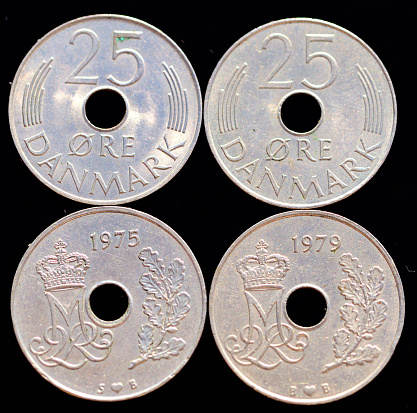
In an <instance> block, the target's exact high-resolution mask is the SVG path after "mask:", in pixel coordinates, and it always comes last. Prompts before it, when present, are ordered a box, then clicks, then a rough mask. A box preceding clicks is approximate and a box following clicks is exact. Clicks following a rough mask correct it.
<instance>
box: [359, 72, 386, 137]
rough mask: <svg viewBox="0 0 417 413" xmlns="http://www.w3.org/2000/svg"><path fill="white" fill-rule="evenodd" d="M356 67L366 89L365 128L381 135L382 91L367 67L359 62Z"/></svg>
mask: <svg viewBox="0 0 417 413" xmlns="http://www.w3.org/2000/svg"><path fill="white" fill-rule="evenodd" d="M356 68H357V69H358V72H357V75H358V77H359V80H360V81H361V83H362V86H363V88H364V90H365V94H364V95H363V101H364V105H365V121H364V125H363V130H364V131H366V132H371V133H375V134H377V135H381V134H382V126H383V123H384V116H383V111H382V99H381V94H382V91H381V90H377V88H376V86H375V82H374V79H373V78H372V76H371V74H370V73H369V70H368V69H367V68H366V67H365V68H362V67H361V66H359V64H356Z"/></svg>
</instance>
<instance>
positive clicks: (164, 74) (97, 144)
mask: <svg viewBox="0 0 417 413" xmlns="http://www.w3.org/2000/svg"><path fill="white" fill-rule="evenodd" d="M201 106H202V105H201V94H200V89H199V85H198V81H197V78H196V76H195V74H194V71H193V69H192V67H191V65H190V63H189V62H188V60H187V58H186V57H185V55H184V54H183V53H182V51H181V50H180V49H179V47H178V46H177V45H176V44H175V43H174V42H173V41H172V40H171V39H169V38H168V37H167V36H166V35H165V34H163V33H162V32H161V31H159V30H158V29H156V28H154V27H152V26H151V25H149V24H147V23H145V22H142V21H139V20H137V19H133V18H130V17H125V16H118V15H95V16H88V17H84V18H79V19H76V20H73V21H70V22H68V23H66V24H63V25H61V26H59V27H58V28H56V29H54V30H52V31H51V32H50V33H48V34H47V35H45V36H44V37H43V38H42V39H41V40H39V41H38V42H37V43H36V45H35V46H34V47H33V48H32V49H31V50H30V51H29V53H28V54H27V56H26V57H25V58H24V60H23V62H22V63H21V65H20V67H19V69H18V71H17V73H16V76H15V79H14V81H13V85H12V89H11V94H10V102H9V120H10V127H11V132H12V135H13V139H14V142H15V145H16V147H17V150H18V151H19V154H20V156H21V157H22V159H23V160H24V161H25V163H26V165H27V166H28V167H29V169H30V170H31V171H32V172H33V173H34V174H35V176H36V177H37V178H39V179H40V180H41V181H42V182H43V183H44V184H46V185H47V186H48V187H50V188H51V189H53V190H54V191H56V192H58V193H59V194H61V195H64V196H66V197H68V198H71V199H73V200H76V201H79V202H85V203H90V204H95V205H103V204H106V205H109V204H110V205H112V204H120V203H125V202H130V201H133V200H136V199H139V198H142V197H144V196H146V195H149V194H150V193H152V192H154V191H156V190H157V189H158V188H160V187H161V186H163V185H165V184H166V183H167V182H168V181H169V180H170V179H171V178H172V177H173V176H174V175H175V174H176V173H177V172H178V171H179V170H180V169H181V167H182V166H183V165H184V163H185V162H186V160H187V159H188V157H189V156H190V153H191V151H192V150H193V148H194V145H195V142H196V139H197V136H198V133H199V129H200V124H201Z"/></svg>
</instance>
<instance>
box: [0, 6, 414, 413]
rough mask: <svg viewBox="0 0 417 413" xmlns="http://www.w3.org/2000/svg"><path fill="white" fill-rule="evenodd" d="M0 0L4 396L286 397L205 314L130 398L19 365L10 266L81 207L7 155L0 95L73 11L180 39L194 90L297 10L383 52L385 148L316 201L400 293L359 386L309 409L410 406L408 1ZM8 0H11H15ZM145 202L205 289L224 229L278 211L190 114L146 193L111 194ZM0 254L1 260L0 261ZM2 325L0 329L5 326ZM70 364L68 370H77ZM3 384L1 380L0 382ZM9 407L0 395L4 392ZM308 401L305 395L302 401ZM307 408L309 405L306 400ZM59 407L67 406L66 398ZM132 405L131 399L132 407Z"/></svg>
mask: <svg viewBox="0 0 417 413" xmlns="http://www.w3.org/2000/svg"><path fill="white" fill-rule="evenodd" d="M12 3H13V2H8V5H7V6H6V5H3V6H1V8H2V9H3V10H2V19H3V20H2V22H1V26H2V30H3V35H2V47H1V50H2V67H3V75H2V77H1V79H2V86H3V91H2V102H3V104H4V106H3V107H4V109H3V112H2V121H3V123H2V130H1V139H0V141H1V148H2V153H1V155H2V162H1V164H2V170H3V174H2V179H1V186H2V194H3V195H2V204H3V212H2V218H3V220H4V221H3V227H2V239H3V243H4V245H5V246H4V247H3V248H2V253H3V259H2V267H3V269H4V266H6V269H5V270H3V286H2V288H1V293H2V304H3V306H2V309H1V311H2V319H3V320H4V324H6V327H5V328H4V329H3V331H2V333H3V334H2V340H1V342H2V350H1V360H2V364H3V362H5V364H4V365H5V368H4V369H3V372H2V377H3V383H4V384H6V387H3V403H4V404H5V403H6V401H8V400H9V399H10V400H11V401H13V407H14V408H16V407H19V406H20V405H22V406H23V405H26V404H27V403H30V406H31V407H32V408H35V407H40V408H42V409H47V410H50V409H54V410H59V408H60V407H68V408H69V409H77V410H78V409H93V408H99V409H101V410H102V409H109V408H111V409H114V408H124V409H126V408H128V409H135V410H136V409H144V410H142V411H147V410H150V409H157V410H158V411H159V412H164V411H173V410H174V409H175V410H176V409H178V410H179V409H181V410H182V411H184V412H189V411H192V410H196V409H199V410H200V409H203V408H207V409H221V410H226V409H227V410H228V411H241V410H242V409H244V410H246V411H251V410H252V409H254V408H256V409H261V410H272V409H280V410H281V409H283V410H285V411H288V410H290V409H297V408H298V409H300V408H307V407H300V406H295V405H287V404H285V403H280V402H277V401H274V400H271V399H268V398H267V397H265V396H262V395H261V394H258V393H257V392H256V391H254V390H252V389H250V388H249V387H248V386H247V385H245V384H244V383H243V382H242V381H241V380H240V379H238V378H237V377H236V376H235V374H234V373H233V372H232V371H231V370H230V368H229V367H228V366H227V364H226V363H225V362H224V360H223V359H222V356H221V355H220V353H219V351H218V350H217V347H216V345H215V342H214V339H213V337H212V334H211V329H210V323H209V319H208V314H207V319H206V326H205V329H204V332H203V335H202V338H201V341H200V344H199V345H198V346H197V348H196V350H195V352H194V354H193V356H192V357H191V359H190V361H189V362H188V363H187V365H186V366H185V367H184V368H183V369H182V370H181V371H180V372H179V373H178V374H177V376H176V377H175V378H173V379H172V380H171V381H169V382H168V383H167V384H165V385H164V386H163V387H161V388H160V389H158V390H156V391H154V392H152V393H150V394H148V395H146V396H143V397H141V398H137V399H133V400H129V401H125V402H119V403H116V404H112V403H110V404H106V403H101V404H99V402H91V401H86V400H82V399H78V398H76V397H73V396H70V395H67V394H66V393H64V392H62V391H61V390H59V389H57V388H55V387H54V386H52V385H51V384H49V383H48V382H47V381H45V380H44V379H42V378H41V377H40V376H39V374H38V373H36V371H35V370H34V369H33V368H32V367H31V366H30V364H29V362H28V361H27V360H26V358H25V357H24V355H23V354H22V353H21V350H20V348H19V345H18V343H17V341H16V339H15V336H14V333H13V328H12V324H11V321H10V309H9V302H10V291H11V286H12V281H13V276H14V273H15V271H16V268H17V266H18V264H19V261H20V259H21V257H22V256H23V254H24V252H25V251H26V249H27V246H28V245H29V244H30V243H31V242H32V241H33V240H34V239H35V238H36V237H37V236H38V235H39V234H40V233H41V232H42V231H43V230H44V229H45V228H47V227H48V226H49V225H51V224H53V223H54V222H55V221H56V220H58V219H60V218H62V217H64V216H65V215H67V214H70V213H72V212H75V211H79V210H81V209H84V208H87V207H89V205H87V204H82V203H78V202H75V201H72V200H70V199H67V198H65V197H63V196H61V195H58V194H57V193H55V192H54V191H52V190H51V189H49V188H47V187H46V186H44V185H43V184H42V183H41V182H40V181H38V180H37V179H36V178H35V176H34V175H32V173H31V172H30V171H29V170H28V168H27V167H26V166H25V164H24V162H23V161H22V160H21V159H20V157H19V155H18V153H17V151H16V148H15V147H14V144H13V140H12V137H11V133H10V128H9V125H8V119H7V104H8V96H9V92H10V86H11V83H12V81H13V77H14V74H15V72H16V70H17V68H18V66H19V64H20V62H21V61H22V59H23V58H24V57H25V55H26V53H27V52H28V51H29V50H30V48H31V47H32V46H33V45H34V44H35V42H36V40H37V39H38V38H41V37H42V36H44V35H45V34H46V33H47V32H49V31H50V30H52V29H54V28H55V27H56V26H58V25H60V24H63V23H65V22H67V21H69V20H72V19H74V18H77V17H81V16H85V15H90V14H98V13H115V14H123V15H127V16H131V17H135V18H138V19H140V20H143V21H145V22H147V23H149V24H151V25H153V26H155V27H157V28H159V29H160V30H161V31H163V32H164V33H165V34H167V35H168V36H169V37H170V38H171V39H173V40H174V42H175V43H177V44H178V45H179V47H180V48H181V49H182V50H183V51H184V53H185V54H186V56H187V57H188V59H189V61H190V62H191V64H192V66H193V68H194V70H195V73H196V75H197V78H198V80H199V83H200V87H201V92H202V96H203V99H204V94H205V90H206V87H207V84H208V81H209V78H210V75H211V73H212V71H213V70H214V68H215V66H216V64H217V62H218V61H219V60H220V58H221V57H222V56H223V54H224V53H225V52H226V51H227V49H228V48H229V47H230V46H231V45H232V44H233V43H234V42H235V41H237V40H238V39H239V38H241V37H242V36H243V35H245V34H246V33H247V32H249V31H250V30H252V29H254V28H256V27H258V26H260V25H263V24H266V23H268V22H270V21H273V20H280V19H283V18H289V17H311V18H318V19H322V20H327V21H329V22H332V23H335V24H337V25H340V26H341V27H344V28H345V29H347V30H349V31H351V32H353V33H355V34H356V35H357V36H359V37H360V38H361V39H362V40H364V41H365V42H366V43H367V44H368V45H369V46H370V47H371V48H372V49H373V50H374V51H375V52H376V53H377V55H378V56H379V58H380V59H381V61H382V62H383V63H384V65H385V67H386V69H387V71H388V73H389V74H390V77H391V80H392V82H393V85H394V89H395V92H396V96H397V102H398V123H397V129H396V135H395V138H394V142H393V145H392V148H391V151H390V153H389V155H388V157H387V159H386V161H385V163H384V164H383V165H382V167H381V168H380V169H379V171H378V172H377V173H376V175H375V176H374V177H373V178H372V179H371V180H370V181H369V182H368V183H367V184H366V185H365V186H364V187H363V188H361V189H360V190H359V191H357V192H356V193H354V194H353V195H351V196H350V197H348V198H347V199H344V200H342V201H340V202H337V203H336V204H333V205H329V206H327V207H324V208H322V210H324V211H329V212H334V213H337V214H340V215H342V216H345V217H347V218H349V219H351V220H352V221H354V222H356V223H357V224H359V225H361V226H363V227H364V228H365V229H367V230H368V231H369V232H370V233H371V234H373V235H374V236H375V237H376V238H377V239H378V240H379V241H380V242H381V243H382V244H383V245H384V247H385V248H386V250H387V251H388V252H389V254H390V255H391V257H392V258H393V260H394V262H395V263H396V266H397V268H398V271H399V273H400V276H401V279H402V282H403V286H404V291H405V297H406V303H407V304H406V306H407V307H406V318H405V324H404V330H403V334H402V336H401V339H400V341H399V343H398V345H397V348H396V351H395V352H394V354H393V356H392V358H391V361H390V362H389V363H388V364H387V366H386V367H385V368H384V370H383V371H382V372H381V373H380V374H379V375H378V376H377V377H376V378H375V379H374V380H373V381H372V382H371V383H369V384H368V385H367V386H366V387H364V388H363V389H362V390H360V391H358V392H357V393H355V394H354V395H351V396H349V397H347V398H345V399H342V400H339V401H336V402H333V403H329V404H326V405H320V406H319V408H320V409H340V408H348V409H352V410H357V409H367V410H368V409H369V410H374V409H375V410H374V411H376V409H382V408H386V407H389V406H395V408H396V409H398V410H403V409H406V408H408V409H411V408H412V407H413V406H414V408H415V407H416V406H417V404H416V397H415V387H416V380H415V375H413V371H415V370H416V362H415V359H416V356H417V347H416V338H417V337H416V333H415V325H416V320H415V317H416V303H415V301H416V300H415V298H414V295H415V294H416V286H417V283H416V279H417V264H416V260H415V256H416V245H417V236H416V219H415V210H416V185H415V178H416V175H415V164H416V161H417V158H416V149H415V148H416V142H417V138H416V135H415V93H416V90H415V89H416V83H415V73H414V72H413V70H412V67H413V63H412V62H413V61H414V58H415V49H416V37H415V34H414V33H415V27H416V24H415V21H413V20H412V12H411V11H410V10H409V9H408V8H407V7H406V6H405V4H407V3H408V4H410V2H407V3H406V2H404V3H401V2H398V1H397V2H392V1H390V2H383V1H348V2H346V1H344V2H335V1H334V2H326V1H324V2H317V1H310V2H302V1H297V2H295V1H287V2H285V3H288V5H285V4H283V3H284V2H267V1H260V2H239V3H233V4H226V2H223V3H220V4H217V3H214V2H199V3H197V2H194V3H187V2H181V3H180V2H170V3H157V2H153V3H151V4H152V5H147V6H145V5H144V2H139V1H135V2H131V1H123V2H119V3H120V4H113V5H111V6H110V4H109V3H106V5H105V6H104V5H103V4H101V6H99V5H97V4H95V3H92V2H88V1H84V2H80V1H77V2H74V1H70V2H68V1H63V2H54V3H49V2H47V1H46V2H37V3H36V4H32V5H29V3H20V2H15V3H16V4H12ZM17 3H19V4H17ZM124 206H126V207H130V208H134V209H137V210H140V211H143V212H146V213H149V214H151V215H153V216H155V217H157V218H158V219H160V220H162V221H163V222H165V223H166V224H168V225H169V226H170V227H171V228H173V229H174V230H175V231H177V232H178V233H179V234H180V236H181V237H182V238H183V239H184V240H185V242H186V243H187V244H188V245H189V246H190V248H191V249H192V251H193V252H194V254H195V256H196V258H197V260H198V261H199V264H200V266H201V268H202V271H203V275H204V278H205V282H206V288H207V294H208V293H209V291H210V285H211V281H212V277H213V274H214V272H215V269H216V266H217V264H218V263H219V261H220V259H221V258H222V256H223V254H224V253H225V252H226V250H227V248H228V247H229V246H230V245H231V244H232V242H233V241H234V240H235V239H236V238H237V237H238V236H239V235H241V234H242V233H243V232H244V231H245V230H246V229H248V228H249V227H251V226H252V225H254V224H256V223H257V222H258V221H260V220H262V219H264V218H267V217H269V216H271V215H274V214H277V213H281V212H284V211H286V210H285V209H283V208H278V207H274V206H271V205H268V204H266V203H263V202H261V201H259V200H257V199H255V198H253V197H251V196H250V195H247V194H246V193H245V192H244V191H242V190H241V189H240V188H238V187H237V186H235V184H233V183H232V182H231V181H230V180H229V179H228V178H227V177H226V175H225V174H224V173H223V172H222V170H221V169H220V167H219V166H218V164H217V162H216V160H215V159H214V157H213V155H212V153H211V151H210V149H209V146H208V143H207V139H206V136H205V130H204V123H202V128H201V131H200V135H199V138H198V141H197V144H196V147H195V149H194V151H193V153H192V154H191V156H190V158H189V160H188V161H187V163H186V164H185V166H184V167H183V168H182V170H181V171H180V172H179V173H178V174H177V175H176V176H175V177H174V178H173V179H172V180H171V181H170V182H169V183H168V184H166V185H165V186H164V187H162V188H161V189H159V190H158V191H156V192H155V193H153V194H151V195H149V196H148V197H146V198H144V199H141V200H138V201H135V202H131V203H129V204H126V205H124ZM5 263H6V264H5ZM5 335H6V337H5ZM80 374H82V372H81V371H80ZM3 386H4V385H3ZM9 406H10V405H9ZM310 408H314V407H310ZM315 408H317V407H315ZM68 411H69V410H68ZM137 411H139V410H137Z"/></svg>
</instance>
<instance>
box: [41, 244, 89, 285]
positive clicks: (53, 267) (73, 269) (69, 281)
mask: <svg viewBox="0 0 417 413" xmlns="http://www.w3.org/2000/svg"><path fill="white" fill-rule="evenodd" d="M54 247H55V255H48V256H46V257H44V258H42V259H41V260H39V261H38V262H37V263H36V272H37V273H38V274H39V275H40V276H41V277H42V280H43V282H44V284H45V291H56V290H68V289H72V288H80V287H84V286H85V283H84V276H85V273H86V272H87V270H88V269H89V268H90V266H89V259H88V257H87V256H86V255H84V254H80V253H79V252H71V253H70V254H67V250H66V247H67V244H66V243H65V242H64V241H62V240H59V241H58V242H56V243H55V245H54Z"/></svg>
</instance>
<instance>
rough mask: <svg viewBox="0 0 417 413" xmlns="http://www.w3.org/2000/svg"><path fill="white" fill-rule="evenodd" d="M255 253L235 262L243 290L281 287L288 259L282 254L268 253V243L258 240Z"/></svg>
mask: <svg viewBox="0 0 417 413" xmlns="http://www.w3.org/2000/svg"><path fill="white" fill-rule="evenodd" d="M256 249H257V252H256V255H247V256H246V257H245V258H242V259H241V260H239V261H238V262H237V264H236V270H237V271H238V273H239V274H240V275H241V276H242V279H243V285H244V289H245V290H269V289H277V288H282V285H281V280H282V279H283V278H284V277H285V276H286V274H287V271H288V270H289V269H290V260H289V259H288V258H287V257H285V256H284V255H280V254H270V255H269V254H268V244H267V243H266V242H265V241H264V240H260V241H259V242H258V243H257V244H256Z"/></svg>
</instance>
